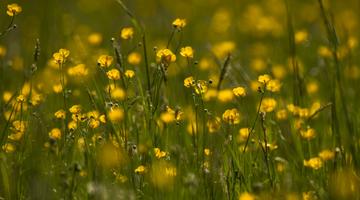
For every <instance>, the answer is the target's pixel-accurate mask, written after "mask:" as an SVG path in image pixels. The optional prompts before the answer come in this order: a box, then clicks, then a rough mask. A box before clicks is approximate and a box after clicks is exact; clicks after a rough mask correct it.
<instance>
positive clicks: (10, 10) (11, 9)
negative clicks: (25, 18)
mask: <svg viewBox="0 0 360 200" xmlns="http://www.w3.org/2000/svg"><path fill="white" fill-rule="evenodd" d="M21 11H22V8H21V7H20V6H19V5H18V4H16V3H13V4H9V5H7V11H6V14H8V15H9V16H14V15H17V14H19V13H21Z"/></svg>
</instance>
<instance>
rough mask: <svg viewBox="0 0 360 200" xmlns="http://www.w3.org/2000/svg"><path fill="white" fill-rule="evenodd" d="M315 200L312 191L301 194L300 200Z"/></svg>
mask: <svg viewBox="0 0 360 200" xmlns="http://www.w3.org/2000/svg"><path fill="white" fill-rule="evenodd" d="M315 199H317V198H316V195H315V192H314V191H308V192H303V193H302V200H315Z"/></svg>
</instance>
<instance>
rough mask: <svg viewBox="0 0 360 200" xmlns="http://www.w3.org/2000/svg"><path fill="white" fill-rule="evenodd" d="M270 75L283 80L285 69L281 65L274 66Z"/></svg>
mask: <svg viewBox="0 0 360 200" xmlns="http://www.w3.org/2000/svg"><path fill="white" fill-rule="evenodd" d="M271 73H272V75H274V77H275V78H276V79H280V80H281V79H283V78H284V77H285V76H286V73H287V71H286V68H285V67H284V66H283V65H274V66H272V67H271Z"/></svg>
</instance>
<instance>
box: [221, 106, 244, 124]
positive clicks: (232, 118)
mask: <svg viewBox="0 0 360 200" xmlns="http://www.w3.org/2000/svg"><path fill="white" fill-rule="evenodd" d="M222 118H223V120H224V121H225V122H227V123H229V124H238V123H240V113H239V111H238V110H237V109H236V108H233V109H227V110H225V112H224V113H223V115H222Z"/></svg>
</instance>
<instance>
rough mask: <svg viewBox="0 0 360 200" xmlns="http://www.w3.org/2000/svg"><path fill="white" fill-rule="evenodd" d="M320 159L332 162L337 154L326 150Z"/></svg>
mask: <svg viewBox="0 0 360 200" xmlns="http://www.w3.org/2000/svg"><path fill="white" fill-rule="evenodd" d="M319 157H320V158H321V159H322V160H323V161H327V160H331V159H333V158H334V157H335V152H334V151H331V150H329V149H325V150H322V151H321V152H320V153H319Z"/></svg>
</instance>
